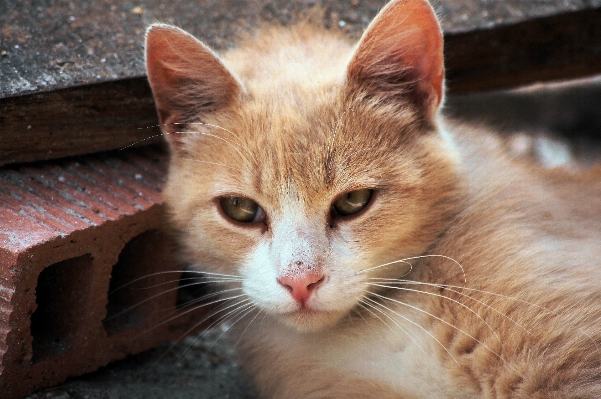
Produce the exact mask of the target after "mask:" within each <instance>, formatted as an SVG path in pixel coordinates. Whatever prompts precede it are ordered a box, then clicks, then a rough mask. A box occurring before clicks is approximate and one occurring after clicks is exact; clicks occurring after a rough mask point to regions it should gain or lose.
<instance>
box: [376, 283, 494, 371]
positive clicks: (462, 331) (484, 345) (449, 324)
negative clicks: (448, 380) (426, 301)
mask: <svg viewBox="0 0 601 399" xmlns="http://www.w3.org/2000/svg"><path fill="white" fill-rule="evenodd" d="M369 293H370V294H371V295H373V296H376V297H378V298H381V299H383V300H386V301H391V302H394V303H397V304H399V305H402V306H405V307H408V308H410V309H413V310H415V311H417V312H420V313H423V314H425V315H427V316H429V317H432V318H433V319H435V320H437V321H439V322H441V323H443V324H446V325H447V326H449V327H451V328H453V329H454V330H456V331H459V332H460V333H462V334H464V335H465V336H467V337H469V338H471V339H473V340H474V341H475V342H476V343H478V344H479V345H482V347H483V348H485V349H487V350H488V351H489V352H490V353H492V354H493V355H494V356H496V357H497V358H498V359H499V360H502V361H504V359H503V357H502V356H501V355H500V354H498V353H497V352H495V351H494V350H493V349H492V348H491V347H490V346H488V345H486V344H485V343H484V342H482V341H481V340H479V339H478V338H476V337H474V336H473V335H471V334H470V333H468V332H467V331H464V330H462V329H461V328H459V327H457V326H455V325H454V324H451V323H449V322H448V321H446V320H443V319H441V318H440V317H438V316H436V315H433V314H432V313H430V312H428V311H426V310H423V309H421V308H419V307H418V306H414V305H410V304H408V303H406V302H403V301H399V300H397V299H393V298H388V297H385V296H383V295H379V294H377V293H375V292H369ZM391 311H392V312H394V311H393V310H392V309H391ZM394 313H395V314H398V313H397V312H394ZM447 352H448V350H447ZM455 361H456V360H455Z"/></svg>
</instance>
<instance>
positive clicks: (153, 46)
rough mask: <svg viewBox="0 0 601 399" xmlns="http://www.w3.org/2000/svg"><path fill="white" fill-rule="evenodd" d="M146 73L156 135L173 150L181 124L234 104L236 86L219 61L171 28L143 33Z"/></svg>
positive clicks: (237, 92)
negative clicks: (157, 124)
mask: <svg viewBox="0 0 601 399" xmlns="http://www.w3.org/2000/svg"><path fill="white" fill-rule="evenodd" d="M146 71H147V73H148V81H149V82H150V87H151V88H152V92H153V94H154V100H155V104H156V108H157V112H158V115H159V121H160V123H161V130H162V131H163V133H164V134H165V137H166V139H167V141H168V142H169V144H170V145H171V147H172V148H173V149H177V148H179V147H180V146H181V144H182V141H183V138H184V135H183V134H182V135H178V132H180V131H181V130H182V127H183V126H182V125H183V124H185V123H190V122H195V121H199V120H202V117H203V115H206V114H209V113H212V112H216V111H219V110H222V109H224V108H226V107H228V106H231V105H232V104H234V103H235V102H236V101H237V99H238V97H239V96H240V94H241V92H242V86H241V84H240V82H239V81H238V80H237V79H236V78H235V77H234V75H232V73H231V72H230V71H229V70H228V69H227V67H226V66H225V65H224V64H223V63H222V62H221V60H220V59H219V57H218V56H217V55H216V54H215V53H214V52H213V51H211V49H209V48H208V47H207V46H205V45H204V44H203V43H201V42H200V41H199V40H197V39H196V38H195V37H194V36H192V35H190V34H188V33H186V32H184V31H183V30H181V29H179V28H176V27H174V26H170V25H164V24H155V25H151V26H150V27H149V28H148V30H147V31H146Z"/></svg>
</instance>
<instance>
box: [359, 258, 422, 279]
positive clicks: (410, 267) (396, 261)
mask: <svg viewBox="0 0 601 399" xmlns="http://www.w3.org/2000/svg"><path fill="white" fill-rule="evenodd" d="M399 263H405V264H407V265H409V271H408V272H406V273H405V274H403V275H402V276H400V277H399V278H401V277H405V276H406V275H408V274H409V273H411V271H413V265H412V264H411V263H410V262H408V261H407V259H399V260H394V261H392V262H387V263H382V264H379V265H377V266H373V267H370V268H366V269H361V270H359V271H357V272H356V273H355V276H356V275H358V274H363V273H367V272H369V271H372V270H376V269H381V268H383V267H387V266H391V265H396V264H399Z"/></svg>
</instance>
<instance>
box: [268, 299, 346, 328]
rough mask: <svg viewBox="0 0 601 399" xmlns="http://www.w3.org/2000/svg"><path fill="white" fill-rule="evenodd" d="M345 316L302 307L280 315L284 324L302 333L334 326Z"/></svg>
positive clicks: (340, 313) (339, 313)
mask: <svg viewBox="0 0 601 399" xmlns="http://www.w3.org/2000/svg"><path fill="white" fill-rule="evenodd" d="M343 315H344V313H342V312H335V311H327V310H319V309H315V308H311V307H310V306H306V305H305V306H302V307H299V308H298V309H297V310H294V311H291V312H286V313H281V314H279V315H278V318H279V319H280V321H282V322H283V323H284V324H286V325H288V326H290V327H293V328H295V329H296V330H298V331H302V332H314V331H319V330H323V329H325V328H327V327H329V326H332V325H334V324H336V322H338V320H340V318H341V317H342V316H343Z"/></svg>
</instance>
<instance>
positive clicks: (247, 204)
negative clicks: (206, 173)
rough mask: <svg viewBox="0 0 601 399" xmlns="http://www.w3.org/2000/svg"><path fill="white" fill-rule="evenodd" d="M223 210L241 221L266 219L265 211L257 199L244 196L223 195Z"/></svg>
mask: <svg viewBox="0 0 601 399" xmlns="http://www.w3.org/2000/svg"><path fill="white" fill-rule="evenodd" d="M219 203H220V205H221V209H223V212H224V213H225V214H226V215H227V216H228V217H230V218H232V219H233V220H235V221H237V222H241V223H256V222H263V221H265V212H264V211H263V208H261V207H260V206H259V204H257V203H256V202H255V201H253V200H251V199H248V198H244V197H221V199H220V200H219Z"/></svg>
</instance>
